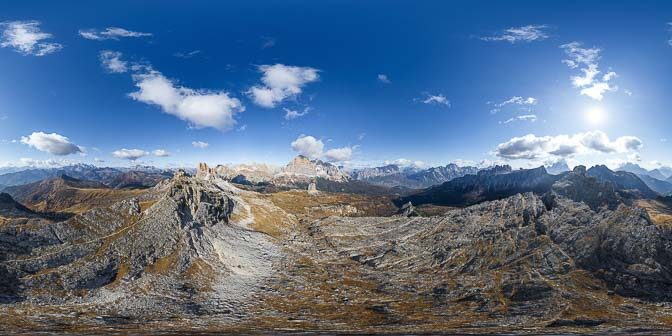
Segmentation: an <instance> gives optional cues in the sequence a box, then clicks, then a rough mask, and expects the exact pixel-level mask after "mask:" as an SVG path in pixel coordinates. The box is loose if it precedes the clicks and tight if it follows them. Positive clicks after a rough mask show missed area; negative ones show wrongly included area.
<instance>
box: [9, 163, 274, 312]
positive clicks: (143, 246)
mask: <svg viewBox="0 0 672 336" xmlns="http://www.w3.org/2000/svg"><path fill="white" fill-rule="evenodd" d="M234 198H236V196H235V195H233V194H232V193H231V190H230V189H229V188H228V187H225V186H222V187H219V186H218V185H217V184H216V183H215V182H214V181H209V180H203V179H196V178H193V177H191V176H189V175H187V174H185V173H184V172H178V173H176V175H175V177H174V178H173V180H172V181H170V183H166V184H163V185H160V186H159V187H157V188H155V189H153V190H152V192H151V193H150V194H148V195H144V196H143V198H142V199H131V200H127V201H122V202H119V203H115V204H113V205H111V206H109V207H105V208H97V209H93V210H90V211H87V212H85V213H83V214H81V215H78V216H75V217H73V218H71V219H69V220H67V221H64V222H58V223H50V224H46V225H39V226H34V225H19V226H12V227H7V226H0V251H9V252H7V253H6V254H5V256H4V261H2V263H3V264H2V265H3V266H4V267H5V273H6V274H9V275H10V276H11V277H13V278H15V279H19V281H20V287H21V288H23V289H22V291H21V293H20V296H17V297H16V298H15V299H21V298H29V299H30V300H35V301H39V302H62V303H72V302H73V300H74V301H79V302H81V301H84V302H87V304H88V305H90V306H92V307H99V308H97V309H108V307H107V306H108V305H110V304H113V305H114V306H115V307H116V308H115V309H117V311H124V312H125V314H131V315H137V314H139V315H138V316H143V314H147V313H149V312H151V311H156V309H161V310H162V311H163V313H167V314H175V313H187V314H188V313H193V312H194V309H195V308H194V307H195V306H194V305H197V306H198V307H199V308H198V310H199V311H211V312H221V311H224V310H227V311H230V312H231V311H240V308H239V307H237V306H238V303H237V302H239V300H241V299H242V298H244V297H245V296H246V295H247V294H246V293H249V292H250V291H251V290H252V288H253V286H255V284H256V283H257V281H258V280H259V279H261V278H262V277H263V276H265V274H266V273H268V272H269V271H270V267H271V263H272V260H273V258H274V257H273V256H274V255H277V249H276V248H275V247H274V246H273V244H272V243H271V242H270V241H268V239H267V238H266V237H265V235H264V234H261V233H257V232H253V231H250V230H249V229H248V228H246V227H243V226H237V225H233V224H232V223H231V220H230V218H231V214H232V212H233V211H234V209H235V207H236V201H235V200H234ZM17 246H24V247H25V248H24V249H16V248H15V247H17ZM12 247H14V248H12ZM143 288H145V289H143ZM148 288H149V291H150V293H147V292H146V291H147V289H148ZM139 291H141V292H144V293H145V294H144V295H145V296H143V298H142V299H141V300H137V299H136V295H137V294H134V293H138V292H139ZM17 295H18V294H17ZM196 302H198V303H196ZM158 307H163V308H158ZM171 312H172V313H171Z"/></svg>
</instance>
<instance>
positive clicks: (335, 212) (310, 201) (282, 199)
mask: <svg viewBox="0 0 672 336" xmlns="http://www.w3.org/2000/svg"><path fill="white" fill-rule="evenodd" d="M271 201H272V202H273V204H275V205H277V206H278V207H280V208H282V209H284V210H285V211H287V212H289V213H291V214H295V215H299V216H305V217H309V218H310V219H319V218H323V217H328V216H358V217H363V216H390V215H393V214H394V213H396V211H397V207H396V206H394V204H393V203H392V200H391V199H390V198H389V197H386V196H366V195H356V194H345V193H327V192H320V193H318V194H316V195H311V194H309V193H307V192H306V191H303V190H291V191H283V192H278V193H274V194H272V195H271ZM347 206H350V207H354V208H356V212H349V211H348V210H347V209H345V210H344V208H345V207H347Z"/></svg>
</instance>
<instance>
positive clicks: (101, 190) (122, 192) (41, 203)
mask: <svg viewBox="0 0 672 336" xmlns="http://www.w3.org/2000/svg"><path fill="white" fill-rule="evenodd" d="M4 191H5V192H6V193H7V194H9V195H11V196H12V198H13V199H15V200H17V201H18V202H20V203H21V204H22V205H25V206H27V207H29V208H30V209H31V210H34V211H39V212H72V213H78V212H81V211H85V210H88V209H90V208H93V207H98V206H104V205H107V204H110V203H113V202H118V201H120V200H123V199H127V198H131V197H134V196H137V195H140V193H141V191H136V190H130V189H113V188H110V187H109V186H107V185H105V184H103V183H100V182H96V181H87V180H81V179H76V178H73V177H71V176H68V175H61V176H58V177H54V178H48V179H44V180H41V181H37V182H33V183H28V184H24V185H18V186H11V187H7V188H5V190H4Z"/></svg>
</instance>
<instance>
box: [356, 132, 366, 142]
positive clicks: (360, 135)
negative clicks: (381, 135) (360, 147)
mask: <svg viewBox="0 0 672 336" xmlns="http://www.w3.org/2000/svg"><path fill="white" fill-rule="evenodd" d="M364 138H366V133H359V134H357V140H359V141H362V140H364Z"/></svg>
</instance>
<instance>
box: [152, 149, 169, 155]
mask: <svg viewBox="0 0 672 336" xmlns="http://www.w3.org/2000/svg"><path fill="white" fill-rule="evenodd" d="M152 154H154V156H158V157H168V156H170V152H169V151H167V150H165V149H157V150H155V151H153V152H152Z"/></svg>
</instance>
